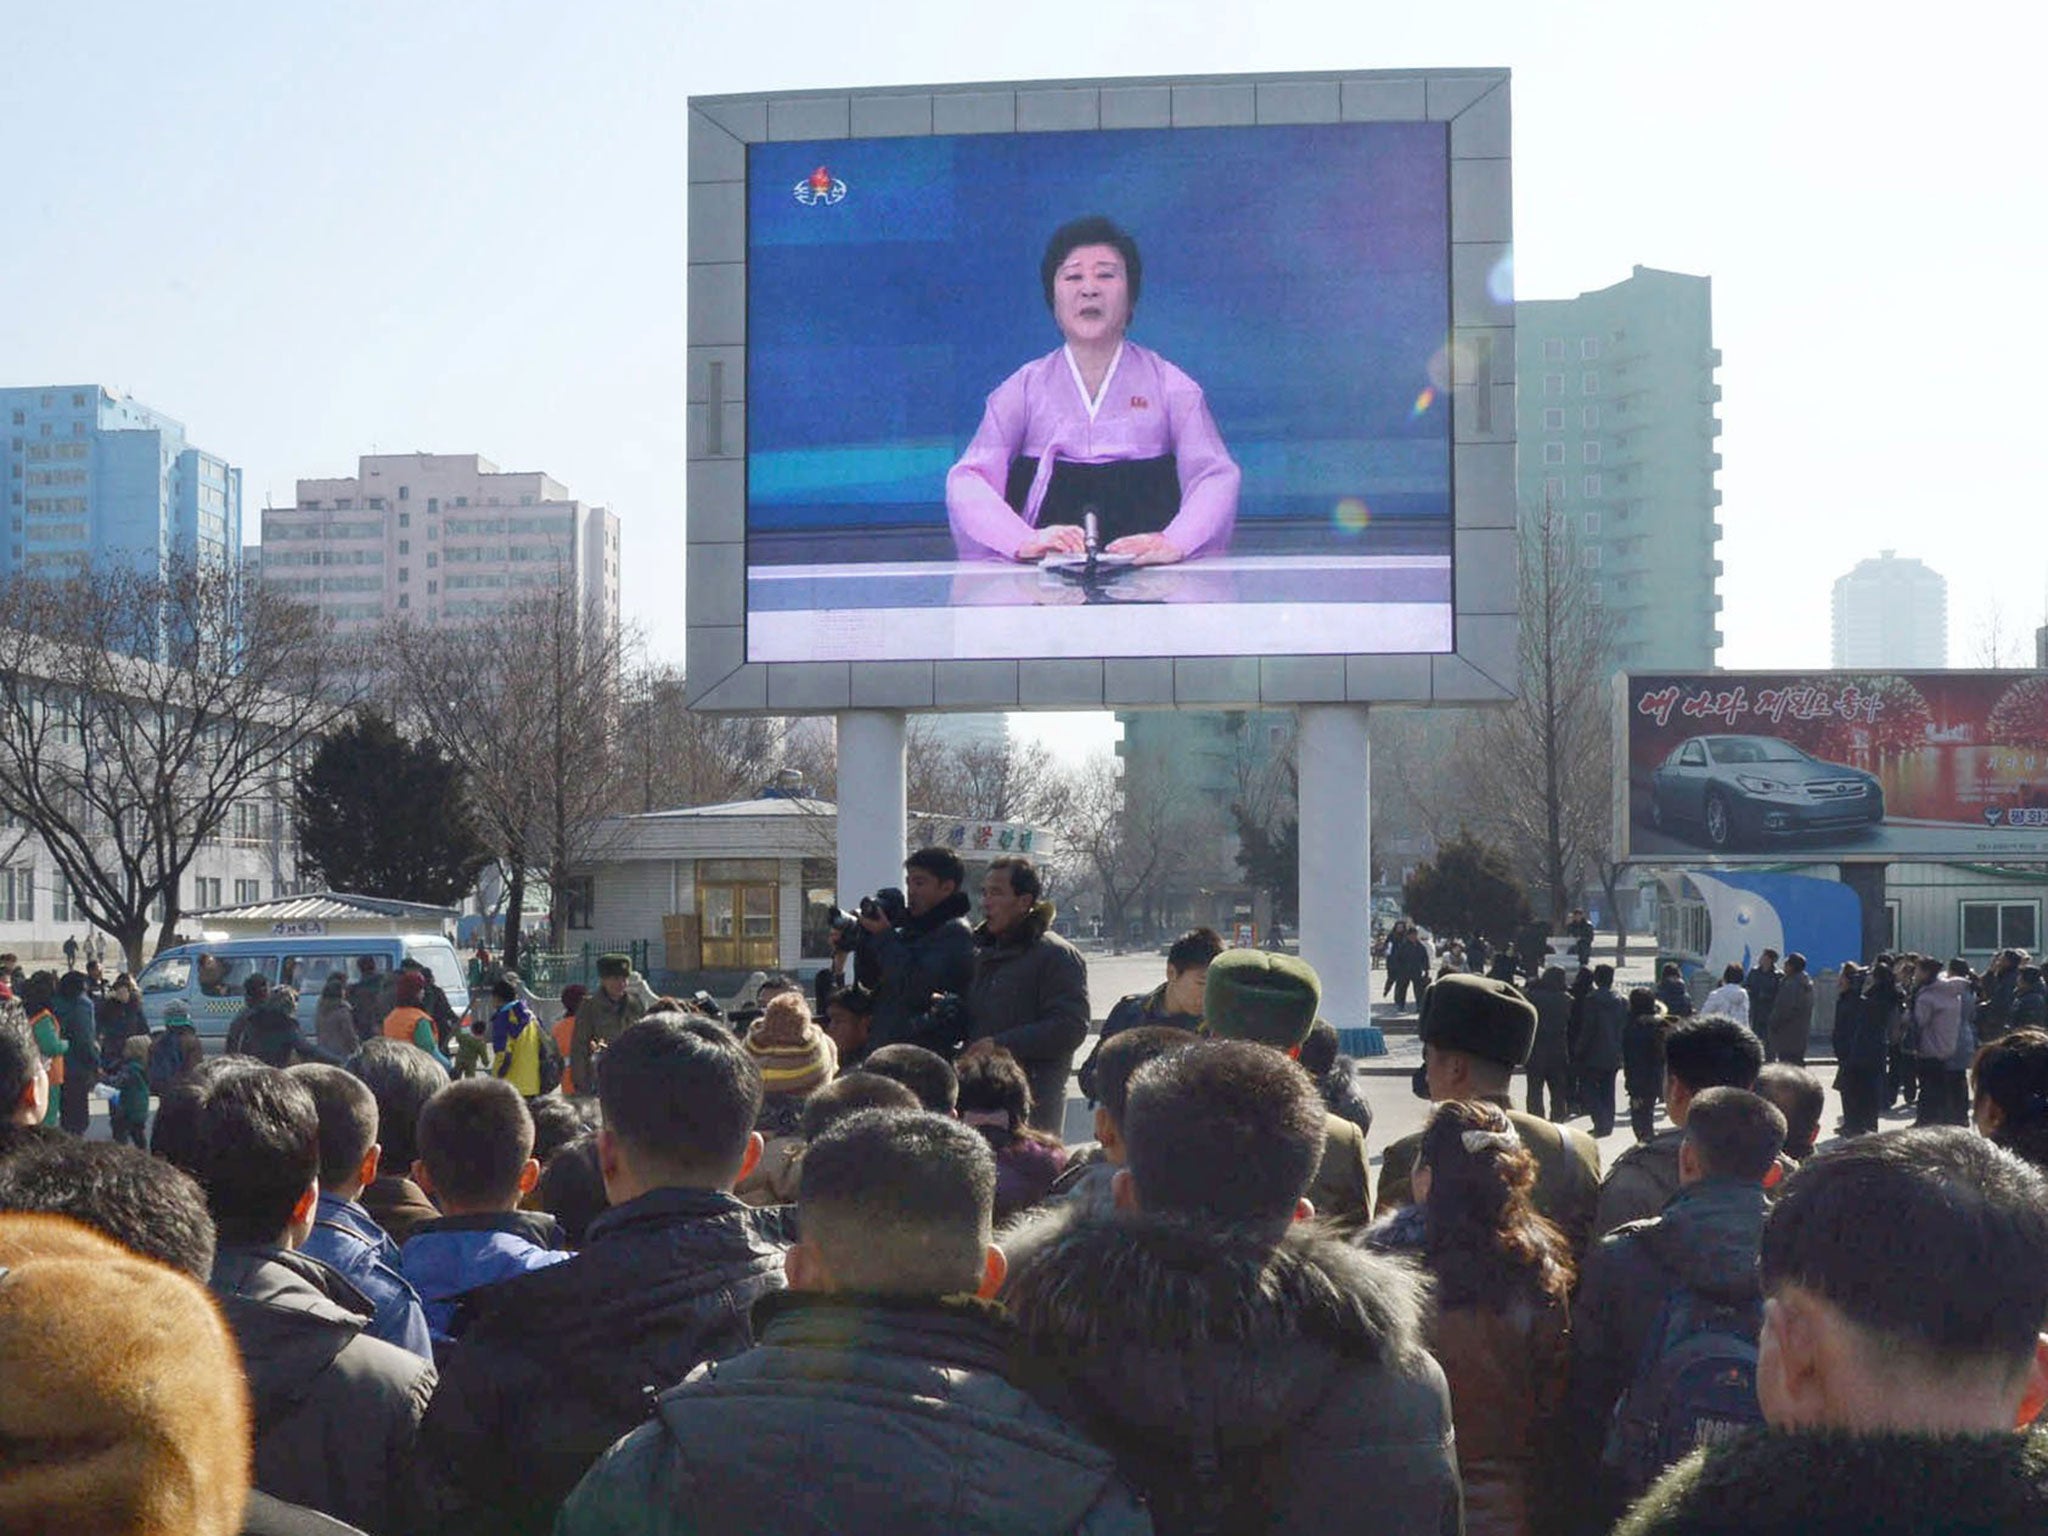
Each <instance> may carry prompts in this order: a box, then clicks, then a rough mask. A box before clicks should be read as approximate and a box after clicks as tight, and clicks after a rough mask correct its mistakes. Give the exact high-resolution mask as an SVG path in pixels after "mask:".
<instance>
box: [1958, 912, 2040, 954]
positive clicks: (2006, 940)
mask: <svg viewBox="0 0 2048 1536" xmlns="http://www.w3.org/2000/svg"><path fill="white" fill-rule="evenodd" d="M1956 907H1957V911H1958V913H1959V920H1960V926H1961V928H1962V931H1963V943H1962V952H1963V953H1964V954H1966V955H1991V954H1996V953H1997V952H1998V951H1999V950H2001V949H2025V950H2032V949H2033V948H2034V947H2035V945H2036V943H2037V942H2038V938H2039V934H2040V931H2041V903H2040V902H2038V901H1960V902H1957V903H1956Z"/></svg>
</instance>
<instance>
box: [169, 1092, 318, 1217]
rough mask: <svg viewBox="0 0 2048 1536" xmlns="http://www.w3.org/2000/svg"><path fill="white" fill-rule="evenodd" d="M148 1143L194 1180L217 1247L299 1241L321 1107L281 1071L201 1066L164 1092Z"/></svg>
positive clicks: (311, 1187)
mask: <svg viewBox="0 0 2048 1536" xmlns="http://www.w3.org/2000/svg"><path fill="white" fill-rule="evenodd" d="M212 1066H214V1063H212V1062H209V1063H207V1067H212ZM167 1121H168V1122H169V1123H168V1124H167V1123H166V1122H167ZM151 1146H152V1147H153V1149H154V1150H156V1151H157V1152H159V1153H160V1154H162V1155H163V1156H165V1157H168V1158H169V1159H170V1160H171V1161H172V1162H173V1163H175V1164H176V1165H178V1166H179V1167H181V1168H183V1169H184V1170H185V1171H186V1172H187V1173H189V1174H191V1175H192V1177H193V1178H195V1179H197V1180H198V1181H199V1186H200V1188H202V1189H204V1190H205V1191H206V1205H207V1209H208V1210H209V1211H211V1212H212V1213H213V1225H214V1230H215V1232H216V1233H217V1234H218V1236H219V1239H220V1241H221V1243H222V1244H224V1245H237V1246H277V1247H296V1246H297V1244H298V1242H299V1241H300V1240H302V1238H303V1236H304V1230H305V1229H306V1228H308V1227H309V1224H310V1222H311V1219H312V1206H313V1196H314V1193H315V1188H316V1185H317V1182H318V1180H319V1177H320V1112H319V1110H317V1109H316V1108H315V1107H314V1105H313V1095H312V1094H311V1093H309V1092H307V1090H306V1086H305V1084H303V1083H301V1082H299V1081H298V1080H297V1079H295V1078H293V1077H292V1076H291V1074H290V1073H288V1072H284V1071H281V1070H279V1069H278V1068H276V1067H265V1066H259V1065H256V1064H254V1063H247V1064H243V1063H236V1064H234V1065H233V1066H232V1068H231V1069H230V1070H218V1071H208V1070H207V1068H206V1067H202V1068H201V1069H200V1070H199V1071H198V1072H195V1073H193V1074H192V1076H191V1077H189V1078H188V1079H186V1081H185V1082H183V1083H181V1084H179V1085H178V1087H177V1088H176V1089H175V1090H174V1091H172V1092H171V1093H169V1094H166V1095H165V1097H164V1101H163V1105H162V1107H161V1108H160V1109H159V1110H158V1111H157V1126H156V1134H155V1138H154V1139H153V1140H152V1142H151Z"/></svg>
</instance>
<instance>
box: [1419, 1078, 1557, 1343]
mask: <svg viewBox="0 0 2048 1536" xmlns="http://www.w3.org/2000/svg"><path fill="white" fill-rule="evenodd" d="M1415 1169H1416V1172H1417V1173H1418V1174H1419V1175H1421V1176H1420V1177H1418V1178H1417V1180H1416V1188H1417V1189H1418V1190H1420V1189H1422V1188H1424V1187H1425V1185H1426V1187H1427V1191H1428V1193H1427V1196H1426V1197H1425V1198H1424V1199H1423V1201H1422V1202H1421V1203H1422V1204H1423V1205H1424V1207H1425V1211H1426V1215H1427V1218H1428V1220H1427V1226H1428V1231H1427V1236H1426V1238H1425V1243H1424V1251H1425V1254H1426V1255H1427V1258H1428V1264H1429V1268H1430V1271H1431V1273H1432V1275H1433V1276H1434V1277H1435V1279H1436V1282H1437V1299H1438V1301H1439V1302H1440V1303H1441V1304H1442V1305H1444V1306H1466V1305H1473V1304H1475V1303H1476V1304H1478V1305H1481V1306H1486V1307H1493V1308H1499V1309H1502V1310H1505V1309H1507V1308H1509V1307H1511V1306H1512V1305H1513V1304H1514V1303H1515V1302H1516V1301H1518V1300H1520V1301H1529V1300H1562V1299H1563V1298H1564V1297H1565V1295H1566V1293H1567V1292H1568V1291H1569V1290H1570V1289H1571V1284H1572V1261H1571V1248H1570V1245H1569V1244H1568V1243H1567V1242H1566V1241H1565V1238H1564V1234H1563V1233H1561V1232H1559V1231H1558V1230H1557V1228H1556V1227H1554V1226H1552V1225H1551V1224H1550V1223H1549V1222H1548V1221H1546V1220H1545V1219H1544V1218H1543V1217H1541V1216H1539V1215H1538V1214H1537V1213H1536V1210H1535V1208H1534V1206H1533V1205H1532V1204H1531V1203H1530V1193H1531V1191H1532V1190H1534V1188H1535V1187H1536V1159H1535V1156H1534V1155H1533V1154H1532V1153H1531V1152H1530V1151H1529V1149H1528V1147H1527V1146H1526V1145H1524V1143H1523V1141H1522V1139H1521V1137H1520V1135H1519V1134H1518V1133H1517V1132H1516V1130H1515V1127H1514V1122H1513V1121H1511V1120H1509V1119H1508V1117H1507V1111H1505V1110H1503V1109H1501V1108H1500V1107H1499V1106H1498V1105H1494V1104H1487V1103H1483V1102H1479V1101H1474V1100H1463V1099H1451V1100H1446V1101H1445V1102H1444V1103H1441V1104H1439V1105H1437V1106H1436V1108H1435V1110H1433V1111H1432V1112H1431V1114H1430V1117H1429V1124H1428V1125H1426V1126H1425V1127H1423V1131H1422V1140H1421V1142H1420V1143H1419V1144H1418V1145H1417V1147H1416V1152H1415Z"/></svg>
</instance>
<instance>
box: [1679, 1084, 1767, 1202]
mask: <svg viewBox="0 0 2048 1536" xmlns="http://www.w3.org/2000/svg"><path fill="white" fill-rule="evenodd" d="M1784 1146H1785V1117H1784V1116H1783V1115H1781V1114H1779V1113H1778V1107H1777V1106H1776V1105H1775V1104H1772V1103H1771V1102H1770V1101H1769V1100H1767V1099H1763V1098H1759V1097H1758V1096H1757V1095H1756V1094H1754V1093H1750V1092H1747V1091H1746V1090H1744V1089H1741V1088H1709V1089H1707V1090H1706V1091H1705V1092H1704V1093H1699V1094H1695V1095H1694V1096H1693V1101H1692V1112H1691V1113H1690V1114H1689V1115H1687V1116H1686V1120H1685V1140H1684V1141H1683V1142H1682V1143H1681V1144H1680V1146H1679V1149H1678V1177H1679V1182H1681V1183H1683V1184H1695V1183H1698V1182H1699V1181H1700V1180H1701V1179H1732V1180H1734V1181H1735V1182H1737V1183H1741V1184H1754V1185H1756V1186H1757V1187H1758V1188H1762V1187H1763V1182H1764V1180H1765V1179H1767V1178H1769V1177H1770V1173H1771V1170H1772V1169H1773V1168H1775V1167H1776V1166H1777V1165H1778V1154H1779V1153H1780V1152H1781V1151H1783V1150H1784Z"/></svg>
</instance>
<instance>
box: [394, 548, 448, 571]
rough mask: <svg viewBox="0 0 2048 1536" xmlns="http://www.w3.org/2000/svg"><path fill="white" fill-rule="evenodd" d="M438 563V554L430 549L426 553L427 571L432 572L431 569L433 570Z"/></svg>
mask: <svg viewBox="0 0 2048 1536" xmlns="http://www.w3.org/2000/svg"><path fill="white" fill-rule="evenodd" d="M400 553H403V551H400ZM440 563H441V556H440V554H439V553H438V552H436V551H434V550H431V549H430V550H428V551H427V569H428V570H430V571H431V570H432V569H433V568H434V567H435V566H437V565H439V564H440Z"/></svg>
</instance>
